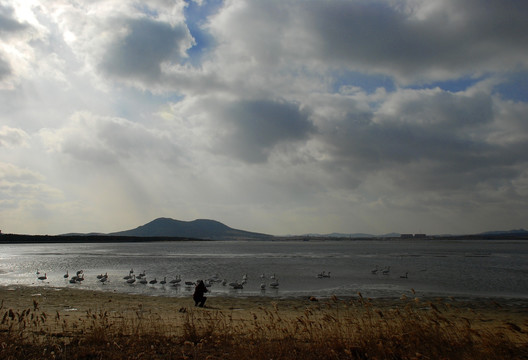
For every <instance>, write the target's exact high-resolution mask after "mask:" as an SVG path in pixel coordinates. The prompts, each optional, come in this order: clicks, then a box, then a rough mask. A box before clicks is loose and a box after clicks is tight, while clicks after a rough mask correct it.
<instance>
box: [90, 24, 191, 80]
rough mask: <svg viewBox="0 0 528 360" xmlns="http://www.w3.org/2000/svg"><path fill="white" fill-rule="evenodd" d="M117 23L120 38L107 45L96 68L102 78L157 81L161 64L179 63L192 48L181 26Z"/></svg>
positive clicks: (186, 33) (184, 29)
mask: <svg viewBox="0 0 528 360" xmlns="http://www.w3.org/2000/svg"><path fill="white" fill-rule="evenodd" d="M116 22H117V23H118V24H119V23H121V25H120V26H119V25H117V27H121V28H122V30H121V32H122V33H123V35H121V36H120V37H117V38H115V39H114V40H113V42H112V43H111V44H109V46H108V49H107V52H106V53H105V55H104V57H103V59H102V61H101V63H100V65H99V66H100V68H101V69H102V70H103V72H104V73H105V74H108V75H111V76H116V77H118V78H122V79H124V80H126V79H128V78H139V79H142V80H146V81H149V82H152V81H156V80H159V76H160V74H161V66H162V64H163V63H165V62H168V63H178V62H180V61H181V60H182V58H184V57H185V50H186V49H187V48H189V47H190V46H191V44H192V42H191V39H190V34H189V31H188V29H187V28H186V27H185V26H184V25H179V26H175V27H173V26H171V25H170V24H167V23H163V22H159V21H155V20H152V19H147V18H142V19H129V20H126V21H123V20H121V19H120V20H117V21H116Z"/></svg>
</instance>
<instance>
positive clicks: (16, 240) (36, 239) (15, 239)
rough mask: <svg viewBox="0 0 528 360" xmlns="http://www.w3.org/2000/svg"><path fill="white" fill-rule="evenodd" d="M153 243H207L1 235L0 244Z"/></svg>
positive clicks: (162, 238) (155, 238) (166, 238)
mask: <svg viewBox="0 0 528 360" xmlns="http://www.w3.org/2000/svg"><path fill="white" fill-rule="evenodd" d="M153 241H205V240H204V239H194V238H187V237H170V236H149V237H139V236H113V235H20V234H1V235H0V244H46V243H47V244H49V243H126V242H153Z"/></svg>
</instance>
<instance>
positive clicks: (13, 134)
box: [0, 125, 29, 148]
mask: <svg viewBox="0 0 528 360" xmlns="http://www.w3.org/2000/svg"><path fill="white" fill-rule="evenodd" d="M28 140H29V135H28V134H27V133H26V132H25V131H24V130H22V129H15V128H11V127H8V126H5V125H3V126H2V127H0V148H2V147H14V146H27V143H28Z"/></svg>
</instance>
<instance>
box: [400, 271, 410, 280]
mask: <svg viewBox="0 0 528 360" xmlns="http://www.w3.org/2000/svg"><path fill="white" fill-rule="evenodd" d="M408 275H409V272H406V273H405V275H400V278H401V279H407V278H408Z"/></svg>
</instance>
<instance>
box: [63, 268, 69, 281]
mask: <svg viewBox="0 0 528 360" xmlns="http://www.w3.org/2000/svg"><path fill="white" fill-rule="evenodd" d="M69 276H70V274H68V270H66V274H64V278H65V279H67V278H68V277H69Z"/></svg>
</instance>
